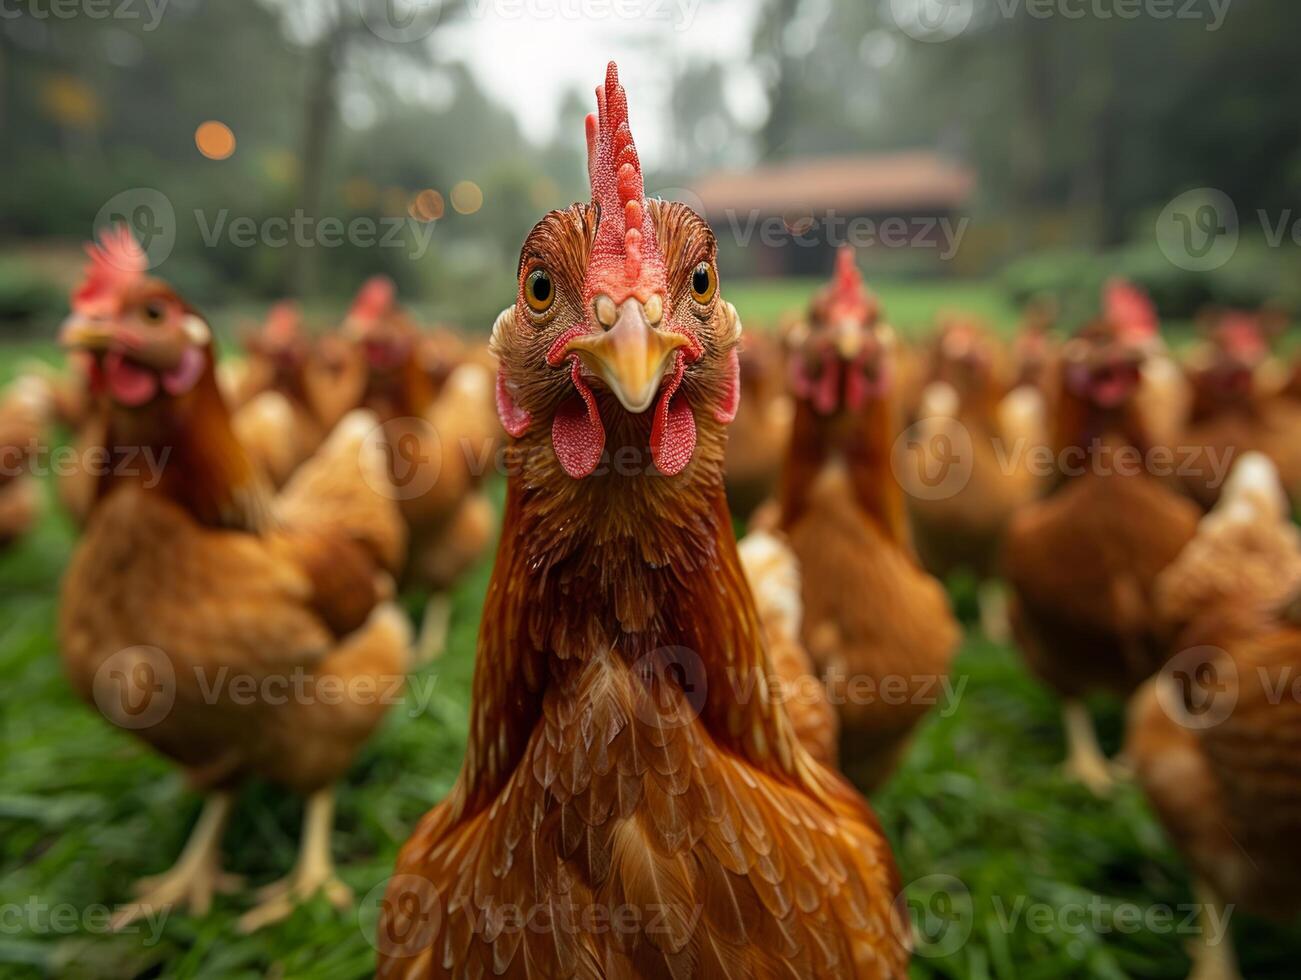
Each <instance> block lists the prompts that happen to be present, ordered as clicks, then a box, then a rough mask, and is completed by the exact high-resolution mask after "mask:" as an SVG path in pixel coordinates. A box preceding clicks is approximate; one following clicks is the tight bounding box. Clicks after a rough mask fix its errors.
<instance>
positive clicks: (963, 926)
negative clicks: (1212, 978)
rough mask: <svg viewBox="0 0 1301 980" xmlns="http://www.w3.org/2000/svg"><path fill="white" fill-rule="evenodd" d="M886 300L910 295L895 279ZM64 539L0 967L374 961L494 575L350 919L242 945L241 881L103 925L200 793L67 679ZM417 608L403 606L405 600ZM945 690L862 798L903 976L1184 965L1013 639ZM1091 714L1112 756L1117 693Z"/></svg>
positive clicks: (8, 684)
mask: <svg viewBox="0 0 1301 980" xmlns="http://www.w3.org/2000/svg"><path fill="white" fill-rule="evenodd" d="M797 292H802V293H804V294H807V290H806V289H804V287H803V286H801V285H799V284H795V285H784V286H782V287H779V288H773V289H755V290H754V291H753V292H752V293H750V294H746V296H745V301H746V302H747V304H751V305H752V306H753V307H754V308H755V309H759V308H760V307H762V306H763V304H768V306H767V307H763V308H764V309H772V310H774V311H778V312H780V311H781V310H782V309H784V308H786V304H788V303H790V301H791V299H792V297H793V296H795V294H796V293H797ZM922 292H923V291H922V290H918V292H917V293H915V294H913V295H912V296H911V298H910V299H908V300H907V302H911V303H913V304H914V305H913V306H912V307H911V308H912V309H914V310H916V311H919V312H917V314H916V315H917V317H918V318H919V319H921V318H924V316H925V313H924V310H925V309H927V308H928V307H927V304H932V303H936V302H944V303H947V302H948V300H943V301H941V300H938V299H937V297H936V295H935V291H934V290H925V291H924V292H925V295H922V294H921V293H922ZM941 292H942V291H941ZM897 295H898V296H899V302H900V303H901V304H902V303H904V302H905V299H904V297H905V296H906V292H905V291H903V290H901V291H900V292H899V293H898V294H897ZM985 301H986V302H989V303H991V308H992V304H993V303H994V302H995V301H994V300H992V299H991V298H989V297H988V296H987V297H986V300H985ZM743 312H744V311H743ZM756 315H757V316H762V315H763V314H756ZM8 360H9V364H10V365H12V364H13V363H15V359H14V358H10V359H8ZM499 490H500V488H499V487H498V491H499ZM498 495H499V493H498ZM51 510H52V509H51ZM73 543H74V538H73V534H72V532H71V529H70V528H69V527H68V526H67V525H66V523H65V522H64V521H63V520H62V518H61V517H60V516H59V515H58V514H57V513H54V512H53V511H52V512H51V514H50V516H48V517H47V518H46V519H45V520H44V521H43V522H42V524H41V525H40V527H39V530H38V531H37V532H36V533H35V534H34V535H33V536H31V537H30V538H28V539H26V540H24V541H22V542H21V543H20V544H19V545H18V546H16V547H15V548H14V549H13V550H11V551H9V552H8V553H6V554H4V555H3V556H0V711H2V712H3V714H2V715H0V763H2V764H3V771H4V779H3V782H2V783H0V976H4V977H9V976H13V977H42V976H52V977H71V978H80V977H222V978H226V977H231V978H238V977H260V976H272V977H305V976H311V977H322V978H331V980H333V978H339V980H342V978H353V977H362V976H366V975H369V973H370V972H371V971H372V970H373V966H374V956H375V952H374V949H373V947H372V945H371V941H370V936H371V934H372V930H371V926H372V924H373V921H374V911H375V905H376V902H377V899H378V889H380V888H381V886H382V884H383V882H384V881H385V878H386V876H387V875H388V874H389V873H390V872H391V868H392V866H393V861H394V857H395V854H396V851H397V848H398V847H399V846H400V844H401V843H402V841H403V840H404V839H405V837H406V835H407V834H408V833H409V831H410V829H411V828H412V827H413V825H414V824H415V822H416V820H417V819H418V818H419V817H420V815H421V814H423V813H424V812H425V811H426V810H428V809H429V808H430V807H431V806H433V805H434V804H435V803H436V802H437V801H438V800H440V799H441V798H442V797H443V796H444V795H445V794H446V793H447V791H448V789H449V788H450V786H451V785H452V782H453V780H454V779H455V776H456V773H457V771H458V768H459V765H460V758H461V754H462V752H463V748H464V733H465V728H466V723H467V716H468V697H469V688H470V680H471V673H472V667H473V657H474V641H475V635H476V632H477V627H478V614H479V609H480V608H481V605H482V600H483V595H484V591H485V589H486V585H487V580H488V573H489V569H488V568H487V567H486V565H485V566H484V567H481V568H479V569H477V570H476V572H475V574H474V575H472V576H471V577H470V578H469V579H468V580H467V581H466V582H465V583H464V584H463V585H462V586H461V587H460V588H459V590H458V591H457V593H456V596H455V607H454V621H453V630H452V635H451V639H450V647H449V652H448V654H447V655H446V656H445V657H444V658H443V659H442V660H441V661H439V662H438V663H437V664H435V665H432V666H430V667H428V668H426V669H424V670H422V671H421V672H420V673H418V674H417V675H415V676H414V677H413V678H412V680H411V684H410V690H411V692H413V693H412V695H411V696H409V697H408V700H407V703H406V704H403V705H398V706H395V707H394V708H393V709H392V711H391V712H390V714H389V716H388V718H387V720H386V722H385V724H384V725H383V728H382V730H381V731H380V733H379V735H378V736H377V737H376V738H375V739H373V740H372V742H371V743H370V744H369V745H367V746H366V748H365V749H364V750H363V751H362V753H361V755H360V756H359V758H358V759H357V761H356V764H355V765H354V766H353V768H352V770H351V771H350V772H349V774H348V777H347V779H346V781H345V783H344V785H343V786H342V788H341V793H340V798H339V809H338V820H337V826H336V832H335V838H334V851H335V855H336V859H337V861H338V863H339V866H340V871H341V875H342V877H343V878H344V879H345V880H346V881H347V882H348V884H349V885H351V887H352V888H353V890H354V892H355V893H356V896H357V900H358V907H357V909H356V910H354V911H350V912H337V911H335V910H334V909H332V908H331V907H330V906H329V905H327V904H326V903H325V902H324V901H323V900H319V899H318V900H317V901H316V902H314V903H312V904H311V905H308V906H306V907H304V908H302V909H300V910H299V911H298V912H297V913H296V914H295V915H294V916H293V917H292V918H291V919H289V920H288V921H286V922H284V923H282V924H281V925H279V926H274V927H271V928H268V929H266V930H264V931H262V932H259V933H256V934H254V935H252V936H244V935H240V934H239V933H238V932H237V931H236V929H235V920H236V918H237V917H238V915H239V913H240V912H241V911H242V910H243V909H244V908H245V907H246V902H247V900H248V896H246V895H245V896H236V897H233V898H221V899H218V901H217V905H216V907H215V909H214V910H213V912H212V913H211V914H209V915H208V916H206V917H204V918H202V919H195V918H192V917H190V916H188V915H184V914H179V913H178V914H175V915H168V916H165V917H163V918H162V919H161V920H159V921H157V922H147V923H145V924H144V925H142V926H141V928H140V929H139V930H137V931H135V932H131V933H128V934H124V935H109V934H107V932H106V929H105V924H106V919H107V910H108V909H110V908H111V907H112V906H113V905H114V904H115V903H116V902H118V901H120V900H121V899H123V898H124V897H125V896H126V895H127V889H128V886H129V885H130V883H131V882H132V881H133V880H134V879H136V878H138V877H140V876H143V875H146V874H152V873H156V872H158V871H160V870H162V869H164V868H166V867H168V866H169V865H170V864H171V862H172V861H173V860H174V859H175V857H176V855H177V853H178V851H179V849H180V847H181V845H182V844H183V842H184V840H185V838H186V836H187V834H188V832H189V829H190V827H191V825H192V823H193V821H194V819H195V816H196V814H197V812H198V800H197V799H196V798H195V797H194V796H193V795H192V794H190V793H188V792H187V791H186V789H185V787H184V786H183V784H182V781H181V779H180V777H179V776H178V774H177V773H176V772H175V771H174V770H173V769H172V768H171V767H170V766H169V765H168V764H166V763H165V762H163V761H162V760H161V759H160V758H158V757H156V756H154V755H153V754H151V753H150V752H149V751H148V750H147V749H146V748H145V747H144V746H143V745H142V744H141V743H139V742H138V741H137V740H136V739H135V738H133V737H132V736H131V735H129V734H128V733H125V732H120V731H118V730H115V729H112V728H110V727H109V726H108V725H107V724H106V723H105V722H103V721H102V720H101V719H100V718H98V717H97V716H96V715H94V714H92V712H91V711H90V710H88V709H87V708H86V707H85V706H84V705H82V704H81V703H80V702H78V701H77V700H76V699H74V697H73V696H72V694H71V693H70V691H69V689H68V686H67V684H66V682H65V680H64V678H63V676H62V673H61V669H60V665H59V660H58V656H57V652H56V649H55V643H54V624H55V619H56V610H57V591H58V581H59V576H60V574H61V570H62V568H63V567H64V564H65V562H66V560H67V557H68V554H69V552H70V549H71V548H72V547H73ZM954 594H955V600H956V602H957V605H958V608H959V610H960V611H961V612H962V613H964V614H967V615H968V616H969V614H970V613H971V612H972V611H973V610H972V608H971V607H972V602H971V600H970V589H969V588H968V587H966V586H964V584H963V583H955V588H954ZM411 599H412V603H411V605H412V609H413V611H414V610H415V608H417V606H418V603H419V597H411ZM952 684H953V686H954V689H955V691H957V692H959V693H958V695H957V696H956V697H955V698H954V699H953V700H952V701H946V700H945V699H941V703H940V705H938V706H937V708H936V710H935V711H933V712H932V714H931V717H930V719H929V720H928V722H927V723H926V724H925V725H924V727H923V728H922V730H921V732H920V734H919V735H918V737H917V739H916V740H915V743H914V745H913V747H912V750H911V752H910V754H909V756H908V758H907V760H906V763H905V765H904V766H903V768H902V770H901V771H900V772H899V774H898V775H897V776H896V778H895V779H894V780H893V782H892V783H891V784H890V785H889V787H888V788H887V789H886V791H885V792H883V793H882V794H880V795H879V797H878V798H877V799H875V800H874V801H873V802H874V804H875V805H876V807H877V809H878V811H879V813H880V815H881V819H882V822H883V825H884V827H885V829H886V832H887V834H888V835H889V838H890V840H891V841H892V843H893V845H894V849H895V853H896V856H897V858H898V861H899V864H900V867H901V870H902V873H903V876H904V880H905V881H906V882H908V883H909V887H908V895H909V901H910V905H911V906H913V908H914V912H915V914H916V916H917V917H918V921H919V923H920V925H921V926H922V931H923V933H924V935H925V936H926V937H929V939H930V942H924V943H923V945H922V950H921V952H920V954H919V955H918V956H917V957H916V958H915V961H914V963H915V965H914V971H913V972H914V975H915V976H917V977H954V978H959V977H960V978H971V980H983V978H1000V980H1010V978H1014V977H1021V978H1031V980H1039V978H1043V980H1049V978H1066V977H1072V978H1073V977H1081V978H1089V977H1096V978H1121V977H1126V976H1132V977H1150V978H1176V977H1183V976H1185V975H1186V973H1187V970H1188V965H1189V963H1188V959H1187V958H1186V956H1185V955H1184V951H1183V947H1184V944H1185V943H1186V942H1187V941H1188V940H1189V939H1190V938H1192V937H1190V936H1188V935H1186V934H1185V932H1186V928H1185V927H1186V924H1187V920H1188V917H1189V914H1190V910H1191V908H1192V903H1193V897H1192V894H1191V889H1190V886H1189V882H1188V880H1187V877H1186V874H1185V872H1184V871H1183V868H1182V865H1181V862H1180V861H1179V859H1178V857H1177V856H1176V855H1175V854H1174V852H1173V851H1172V850H1171V848H1170V846H1169V844H1168V843H1167V841H1166V839H1165V836H1164V834H1163V832H1162V831H1161V829H1160V827H1159V825H1158V824H1157V823H1156V822H1155V820H1154V819H1153V817H1152V815H1151V813H1150V812H1149V810H1148V809H1147V807H1146V805H1145V804H1144V802H1143V800H1142V798H1141V796H1140V795H1139V794H1138V792H1137V791H1136V790H1135V789H1133V788H1131V787H1122V788H1121V789H1120V790H1119V792H1118V793H1117V794H1116V796H1115V797H1114V798H1113V799H1111V800H1110V801H1106V802H1103V801H1099V800H1096V799H1094V798H1093V797H1092V796H1090V795H1089V794H1088V793H1087V792H1086V791H1085V790H1084V789H1082V788H1080V787H1078V786H1076V785H1073V784H1071V783H1069V782H1067V781H1066V780H1065V779H1064V778H1063V777H1062V775H1061V774H1060V771H1059V760H1060V759H1061V757H1062V754H1063V745H1062V739H1061V734H1060V729H1059V726H1058V720H1057V710H1056V703H1055V701H1054V699H1053V698H1052V697H1051V696H1050V695H1049V694H1048V693H1047V692H1046V691H1044V690H1043V689H1042V688H1041V687H1039V686H1038V685H1037V684H1036V683H1035V682H1034V681H1033V680H1031V679H1030V678H1029V677H1028V676H1027V674H1026V673H1025V672H1024V670H1023V669H1022V668H1021V666H1020V663H1019V660H1018V658H1017V656H1016V655H1015V653H1014V652H1013V651H1012V650H1010V649H1007V648H1005V647H1002V646H998V645H995V644H992V643H990V642H988V641H986V640H985V639H983V638H982V637H981V636H979V634H978V633H976V632H974V631H970V632H969V634H968V639H967V641H966V643H965V644H964V647H963V651H962V654H961V657H960V659H959V660H958V662H957V664H956V665H955V668H954V672H953V680H952ZM1095 707H1096V708H1097V713H1098V716H1099V718H1100V719H1101V726H1102V731H1103V735H1104V739H1105V741H1107V742H1108V744H1109V746H1110V747H1112V748H1114V747H1115V746H1116V745H1117V743H1118V741H1119V737H1120V729H1121V724H1122V717H1121V712H1120V707H1119V705H1117V704H1115V703H1110V702H1105V701H1103V702H1100V703H1098V704H1097V705H1095ZM300 814H301V804H300V801H298V800H296V799H294V798H291V797H288V796H287V795H285V794H284V793H282V792H280V791H279V790H277V789H276V788H274V787H270V786H260V785H258V786H251V787H249V789H248V790H247V792H246V793H245V794H244V795H243V797H242V799H241V803H240V806H239V809H238V811H237V813H236V815H235V818H234V821H233V824H232V826H231V827H230V829H229V830H228V832H227V834H226V838H225V843H226V855H227V867H228V869H229V870H232V871H234V872H237V873H240V874H243V875H246V876H247V877H248V878H249V881H250V884H253V885H256V884H261V883H263V882H267V881H270V880H272V879H274V878H278V877H279V876H280V875H281V874H283V873H284V872H285V871H287V870H288V868H289V866H290V865H291V863H292V861H293V858H294V854H295V844H296V837H297V833H298V825H299V819H300ZM1144 919H1145V920H1146V922H1147V924H1146V925H1144V924H1143V922H1144ZM1136 923H1137V924H1136ZM1232 925H1233V932H1234V936H1235V939H1236V941H1237V944H1238V948H1239V951H1240V955H1241V959H1242V963H1243V967H1244V972H1245V974H1246V976H1247V977H1248V978H1253V980H1254V978H1278V980H1283V978H1290V977H1295V976H1296V975H1297V971H1296V966H1295V964H1296V962H1297V961H1298V960H1299V959H1301V935H1298V933H1297V932H1296V930H1285V929H1282V928H1278V927H1272V926H1268V925H1266V924H1264V923H1261V922H1259V921H1255V920H1250V919H1248V918H1247V917H1246V916H1235V917H1234V919H1233V922H1232Z"/></svg>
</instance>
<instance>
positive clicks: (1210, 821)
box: [1127, 453, 1301, 980]
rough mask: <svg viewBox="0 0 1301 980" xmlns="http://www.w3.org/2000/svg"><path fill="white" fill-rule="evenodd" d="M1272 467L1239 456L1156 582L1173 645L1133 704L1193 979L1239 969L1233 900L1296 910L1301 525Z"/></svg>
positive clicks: (1133, 752) (1256, 908)
mask: <svg viewBox="0 0 1301 980" xmlns="http://www.w3.org/2000/svg"><path fill="white" fill-rule="evenodd" d="M1288 514H1289V510H1288V502H1287V498H1286V496H1285V495H1284V493H1283V490H1282V487H1281V485H1280V484H1279V480H1278V471H1277V470H1276V469H1275V467H1274V465H1273V464H1272V463H1271V462H1270V461H1269V460H1268V459H1267V458H1266V457H1264V456H1262V455H1260V454H1258V453H1248V454H1246V455H1244V456H1242V457H1241V458H1240V459H1239V460H1238V462H1237V464H1236V465H1235V467H1234V470H1233V474H1232V477H1231V478H1230V480H1229V481H1228V483H1227V484H1226V485H1225V488H1224V493H1223V494H1222V495H1221V497H1220V501H1219V503H1218V504H1217V505H1216V507H1215V509H1214V510H1213V511H1212V512H1211V513H1210V514H1209V515H1207V516H1206V517H1204V518H1203V519H1202V522H1201V524H1200V526H1199V527H1198V530H1197V536H1196V537H1195V538H1194V539H1193V541H1192V543H1190V544H1189V545H1188V547H1186V548H1185V549H1184V550H1183V553H1182V554H1180V556H1179V558H1178V559H1177V560H1176V561H1175V562H1174V563H1173V564H1172V565H1171V566H1170V567H1169V568H1167V569H1166V570H1165V571H1164V572H1162V573H1161V576H1160V578H1159V579H1158V580H1157V588H1156V602H1157V609H1158V611H1159V613H1160V615H1161V617H1162V620H1163V622H1164V623H1165V624H1167V625H1168V626H1169V628H1170V629H1171V636H1172V646H1173V648H1174V649H1175V650H1177V651H1184V652H1182V653H1178V654H1176V656H1175V658H1174V659H1172V660H1171V662H1170V664H1169V667H1168V668H1167V669H1166V670H1163V671H1162V672H1161V673H1160V674H1158V675H1157V677H1155V678H1154V679H1153V680H1151V681H1149V682H1148V683H1147V684H1146V685H1145V686H1144V687H1143V688H1142V689H1140V691H1139V692H1138V693H1137V694H1136V695H1135V697H1134V699H1133V701H1132V703H1131V705H1130V716H1129V734H1128V740H1127V749H1128V753H1129V755H1130V756H1131V757H1132V759H1133V761H1134V764H1135V768H1136V772H1137V775H1138V779H1139V782H1140V783H1141V785H1142V786H1143V789H1144V790H1145V792H1146V793H1147V795H1148V798H1149V799H1150V800H1151V801H1152V805H1153V807H1154V808H1155V809H1156V811H1157V814H1158V815H1159V816H1160V818H1161V821H1162V822H1163V823H1164V824H1165V826H1166V828H1167V829H1168V830H1169V832H1170V834H1171V836H1172V837H1173V838H1174V841H1175V844H1176V845H1177V846H1178V847H1179V849H1180V851H1182V852H1183V854H1184V856H1185V857H1186V858H1187V859H1188V862H1189V864H1190V865H1191V867H1192V871H1193V874H1194V875H1195V877H1196V880H1197V892H1198V898H1199V901H1201V902H1203V903H1205V905H1206V907H1207V909H1208V910H1210V911H1213V912H1216V913H1218V915H1216V916H1214V917H1207V918H1204V920H1203V926H1204V928H1203V930H1202V942H1201V943H1200V944H1199V945H1198V946H1197V947H1196V949H1195V952H1194V967H1195V968H1194V970H1193V976H1194V977H1197V978H1204V980H1229V978H1234V977H1237V976H1238V972H1237V966H1236V963H1235V962H1234V953H1233V947H1232V943H1231V942H1230V939H1229V937H1228V934H1227V932H1226V933H1225V936H1224V938H1223V940H1222V941H1220V942H1218V943H1214V942H1210V941H1208V938H1209V937H1210V936H1211V935H1212V933H1213V932H1214V929H1215V926H1216V925H1217V923H1218V922H1227V920H1228V915H1227V911H1226V907H1227V910H1231V909H1232V908H1233V907H1234V906H1242V907H1244V908H1246V909H1248V910H1250V911H1253V912H1256V913H1259V914H1261V915H1265V916H1269V917H1271V918H1276V919H1280V920H1284V921H1286V920H1287V919H1288V918H1289V917H1290V916H1291V915H1293V914H1295V913H1296V912H1297V911H1298V910H1301V892H1298V890H1297V882H1298V881H1301V848H1299V847H1298V846H1297V841H1298V840H1301V792H1298V787H1301V751H1298V750H1299V749H1301V699H1299V698H1298V697H1297V693H1298V690H1297V687H1296V686H1295V683H1294V681H1295V678H1296V677H1298V676H1301V604H1299V603H1298V601H1297V600H1298V599H1299V598H1301V535H1298V532H1297V529H1296V528H1295V527H1294V526H1293V525H1292V524H1291V522H1290V520H1289V518H1288Z"/></svg>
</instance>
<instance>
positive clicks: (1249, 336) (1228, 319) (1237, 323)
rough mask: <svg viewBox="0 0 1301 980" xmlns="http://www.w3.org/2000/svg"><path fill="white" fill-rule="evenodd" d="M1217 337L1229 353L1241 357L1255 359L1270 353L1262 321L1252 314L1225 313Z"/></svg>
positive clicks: (1216, 332) (1217, 329)
mask: <svg viewBox="0 0 1301 980" xmlns="http://www.w3.org/2000/svg"><path fill="white" fill-rule="evenodd" d="M1215 335H1216V338H1217V339H1218V340H1219V342H1220V345H1221V346H1222V347H1223V348H1224V349H1225V350H1226V351H1227V352H1229V353H1231V354H1236V355H1238V356H1239V357H1244V358H1254V357H1261V356H1263V355H1265V354H1268V353H1269V344H1268V343H1267V342H1266V340H1265V335H1264V333H1263V332H1262V330H1261V326H1260V320H1259V319H1258V318H1257V317H1255V316H1253V315H1252V314H1250V313H1242V312H1240V311H1236V310H1234V311H1230V312H1228V313H1225V314H1224V315H1223V316H1222V317H1221V318H1220V322H1219V324H1218V325H1217V326H1216V329H1215Z"/></svg>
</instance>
